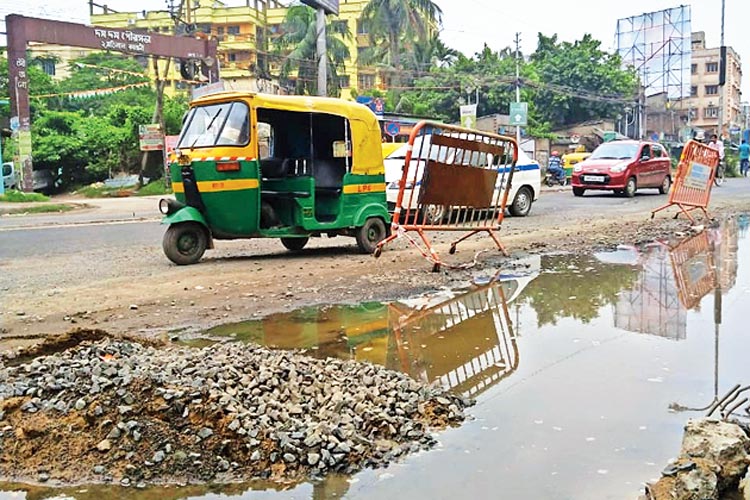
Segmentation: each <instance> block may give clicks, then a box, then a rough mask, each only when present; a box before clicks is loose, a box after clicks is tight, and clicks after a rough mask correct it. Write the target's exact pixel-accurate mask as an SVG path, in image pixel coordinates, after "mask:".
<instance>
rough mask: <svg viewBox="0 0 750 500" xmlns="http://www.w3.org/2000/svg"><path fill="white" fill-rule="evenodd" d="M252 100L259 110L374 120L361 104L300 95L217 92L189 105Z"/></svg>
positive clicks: (331, 98) (372, 115)
mask: <svg viewBox="0 0 750 500" xmlns="http://www.w3.org/2000/svg"><path fill="white" fill-rule="evenodd" d="M236 99H241V100H252V102H253V105H254V106H257V107H261V108H272V109H285V110H288V111H297V112H306V113H315V112H317V113H328V114H332V115H338V116H346V117H349V118H353V119H361V120H375V121H377V117H376V116H375V114H374V113H373V112H372V111H371V110H370V108H368V107H367V106H365V105H363V104H359V103H356V102H351V101H345V100H343V99H337V98H334V97H316V96H302V95H274V94H256V93H253V92H236V91H229V92H217V93H215V94H210V95H206V96H202V97H199V98H198V99H195V100H194V101H193V102H192V103H191V104H193V105H200V104H209V103H214V102H225V101H231V100H236Z"/></svg>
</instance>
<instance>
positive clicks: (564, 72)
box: [530, 33, 638, 126]
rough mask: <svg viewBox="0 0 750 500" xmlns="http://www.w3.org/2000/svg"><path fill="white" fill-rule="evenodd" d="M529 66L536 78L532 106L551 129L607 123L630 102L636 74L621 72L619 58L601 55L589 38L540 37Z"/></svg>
mask: <svg viewBox="0 0 750 500" xmlns="http://www.w3.org/2000/svg"><path fill="white" fill-rule="evenodd" d="M530 62H531V64H532V65H533V66H534V69H535V71H536V72H537V74H538V77H539V80H538V82H536V83H537V85H536V86H537V88H538V92H537V93H536V99H535V102H536V104H537V106H538V107H539V108H541V109H543V110H544V113H545V115H546V118H547V119H548V121H550V122H551V123H552V124H553V125H554V126H564V125H570V124H573V123H578V122H582V121H586V120H590V119H593V118H602V117H610V118H612V117H614V116H616V115H617V112H618V111H619V110H620V109H622V106H623V103H624V102H627V101H629V100H633V99H635V94H636V90H637V85H638V81H637V78H636V76H635V73H634V72H633V71H631V70H623V69H622V60H621V58H620V56H619V55H617V54H610V53H608V52H605V51H603V50H602V49H601V42H599V41H598V40H595V39H594V38H593V37H592V36H591V35H589V34H586V35H584V36H583V38H582V39H581V40H577V41H575V42H573V43H570V42H559V41H558V40H557V35H553V36H545V35H543V34H541V33H539V35H538V43H537V49H536V52H534V54H532V55H531V60H530ZM539 82H543V84H541V83H539ZM531 83H535V82H531Z"/></svg>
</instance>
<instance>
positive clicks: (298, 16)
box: [274, 5, 351, 96]
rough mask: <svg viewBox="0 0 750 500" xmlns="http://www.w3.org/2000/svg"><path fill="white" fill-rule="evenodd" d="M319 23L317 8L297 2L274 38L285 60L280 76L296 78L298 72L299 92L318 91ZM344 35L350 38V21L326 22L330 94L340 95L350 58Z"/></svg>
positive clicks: (297, 86)
mask: <svg viewBox="0 0 750 500" xmlns="http://www.w3.org/2000/svg"><path fill="white" fill-rule="evenodd" d="M316 22H317V13H316V12H315V10H314V9H312V8H310V7H308V6H306V5H294V6H292V7H290V8H289V10H288V11H287V13H286V17H285V18H284V22H283V23H282V25H281V28H280V30H281V35H280V36H279V37H277V38H276V40H275V41H274V44H275V45H276V49H277V50H276V52H277V54H279V57H281V61H282V65H281V77H282V78H290V79H294V78H295V76H294V74H295V72H296V93H298V94H313V95H314V94H316V93H317V74H318V63H317V54H316V45H315V44H316V40H317V25H316ZM345 38H351V32H350V31H349V27H348V25H347V23H342V22H335V21H334V22H329V23H327V25H326V46H327V59H328V95H331V96H338V95H339V94H340V92H341V87H340V85H339V73H340V72H341V71H343V70H344V69H345V66H344V62H345V61H346V60H347V59H349V57H350V54H349V49H348V48H347V46H346V44H345V43H344V39H345Z"/></svg>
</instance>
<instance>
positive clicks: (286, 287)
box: [0, 179, 750, 348]
mask: <svg viewBox="0 0 750 500" xmlns="http://www.w3.org/2000/svg"><path fill="white" fill-rule="evenodd" d="M157 199H158V198H157ZM157 199H139V198H132V199H121V200H106V201H101V200H96V201H86V203H87V204H90V205H92V207H91V208H87V209H85V210H81V211H75V212H69V213H65V214H56V215H39V216H37V215H34V216H2V217H0V297H2V307H0V343H2V342H3V338H2V337H5V338H6V339H5V340H7V338H8V337H14V338H18V337H19V336H20V337H28V336H38V335H47V334H51V333H60V332H63V331H66V330H68V329H69V328H70V327H71V326H72V325H76V326H88V327H96V328H101V327H105V328H106V329H107V330H108V331H111V332H131V333H132V332H153V333H159V332H166V331H171V330H173V329H175V328H193V329H197V328H202V327H206V326H211V325H215V324H219V323H222V322H226V321H228V320H230V319H235V320H236V319H244V318H247V317H251V316H253V315H262V314H269V313H273V312H277V311H283V310H289V309H293V308H296V307H300V306H302V305H305V304H320V303H341V302H351V301H365V300H388V299H391V298H393V297H399V296H406V295H411V294H414V293H419V292H421V291H424V290H426V289H433V288H436V287H438V288H439V287H452V286H457V285H458V284H459V283H464V282H465V281H464V280H466V279H469V278H470V277H471V274H470V273H471V272H474V271H476V272H492V271H491V269H492V268H493V267H495V266H500V265H502V263H501V262H500V261H498V260H496V259H497V257H498V256H499V254H498V253H497V252H490V253H487V254H485V256H484V257H482V259H481V262H480V265H479V266H478V267H477V269H475V270H474V271H467V272H466V273H464V274H462V273H461V272H446V273H430V272H429V270H430V269H431V265H430V264H428V263H426V262H425V261H424V260H422V258H421V256H420V255H419V253H417V252H415V251H414V250H413V249H411V248H409V247H408V245H407V244H406V242H405V240H404V239H400V240H398V241H397V242H395V243H394V244H393V245H391V246H389V247H388V248H387V249H386V251H385V252H384V253H383V256H382V257H381V258H380V259H377V260H375V259H373V258H372V257H370V256H366V255H361V254H358V253H357V251H356V245H355V244H354V242H353V240H352V239H351V238H345V237H339V238H335V239H333V240H331V239H328V238H317V239H313V240H312V241H311V242H310V244H309V248H306V250H305V252H302V253H300V254H297V255H293V254H290V253H288V252H287V251H285V250H284V248H283V247H282V246H281V244H280V242H279V241H278V240H276V239H254V240H236V241H219V242H217V244H216V249H212V250H209V251H208V252H207V253H206V256H205V257H204V259H203V260H202V261H201V263H200V264H198V265H195V266H175V265H173V264H171V263H170V262H169V261H168V260H167V258H166V257H165V256H164V254H163V253H162V249H161V239H162V235H163V232H164V227H163V226H161V225H160V223H159V214H158V212H157V211H156V208H155V207H156V202H157ZM666 200H667V197H666V196H663V195H657V194H655V193H654V194H652V193H648V192H647V193H643V194H638V195H636V197H635V198H632V199H627V198H621V197H616V196H612V195H610V194H601V195H599V194H596V193H594V194H590V193H586V196H584V197H583V198H575V197H573V196H572V194H571V192H570V191H568V190H566V191H546V192H544V193H543V194H542V196H541V198H540V199H539V201H538V202H537V203H535V205H534V206H533V208H532V212H531V214H530V215H529V216H528V217H523V218H512V217H510V218H508V219H506V221H505V222H504V224H503V230H502V232H501V238H502V239H503V242H504V243H505V244H506V246H507V247H508V249H509V250H510V251H511V252H514V253H518V252H520V253H523V252H525V251H536V250H538V249H540V248H541V249H544V250H545V251H547V250H550V249H552V250H555V249H557V250H579V251H580V250H585V249H587V248H592V247H594V246H596V245H599V246H601V245H602V244H617V243H620V242H629V241H642V240H644V239H648V238H650V237H658V231H662V227H661V226H663V225H667V224H673V223H672V221H671V219H670V217H669V215H667V214H665V215H663V216H660V217H659V218H658V219H659V220H658V221H657V223H651V222H650V221H649V213H650V211H651V209H653V208H656V207H658V206H660V205H662V204H664V203H665V202H666ZM749 201H750V180H748V179H731V180H729V181H728V183H727V184H726V185H725V186H722V187H721V188H717V189H716V190H715V194H714V199H713V200H712V207H713V208H714V209H715V210H717V211H719V210H721V209H722V208H732V209H737V208H738V207H739V208H740V209H745V207H747V208H750V203H748V202H749ZM673 213H674V212H673ZM679 224H680V226H679V227H677V226H674V225H673V226H670V227H668V228H667V229H666V231H667V233H669V232H670V231H674V230H680V231H684V230H685V229H686V228H687V225H686V224H685V223H683V222H680V223H679ZM432 236H434V240H435V241H436V243H437V247H438V248H437V249H438V251H441V252H445V250H446V246H447V245H446V244H447V242H448V237H450V236H452V235H446V234H443V235H440V234H438V235H431V237H432ZM491 249H492V243H491V241H490V240H489V239H488V238H483V237H475V238H472V239H470V240H467V241H466V242H464V243H462V244H461V245H460V246H459V248H458V252H457V254H456V255H454V256H448V255H447V252H445V253H444V258H450V259H453V261H454V262H455V263H467V262H471V261H472V256H474V255H475V254H478V253H480V252H481V251H483V250H491ZM500 260H501V261H502V259H500ZM485 268H486V271H483V269H485ZM131 306H132V307H131ZM71 318H72V319H71ZM73 320H75V323H73V322H72V321H73ZM105 325H106V326H105ZM0 348H1V346H0Z"/></svg>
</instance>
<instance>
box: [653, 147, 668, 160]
mask: <svg viewBox="0 0 750 500" xmlns="http://www.w3.org/2000/svg"><path fill="white" fill-rule="evenodd" d="M662 156H666V155H665V154H664V151H663V150H662V149H661V146H653V147H652V148H651V157H652V158H661V157H662Z"/></svg>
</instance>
